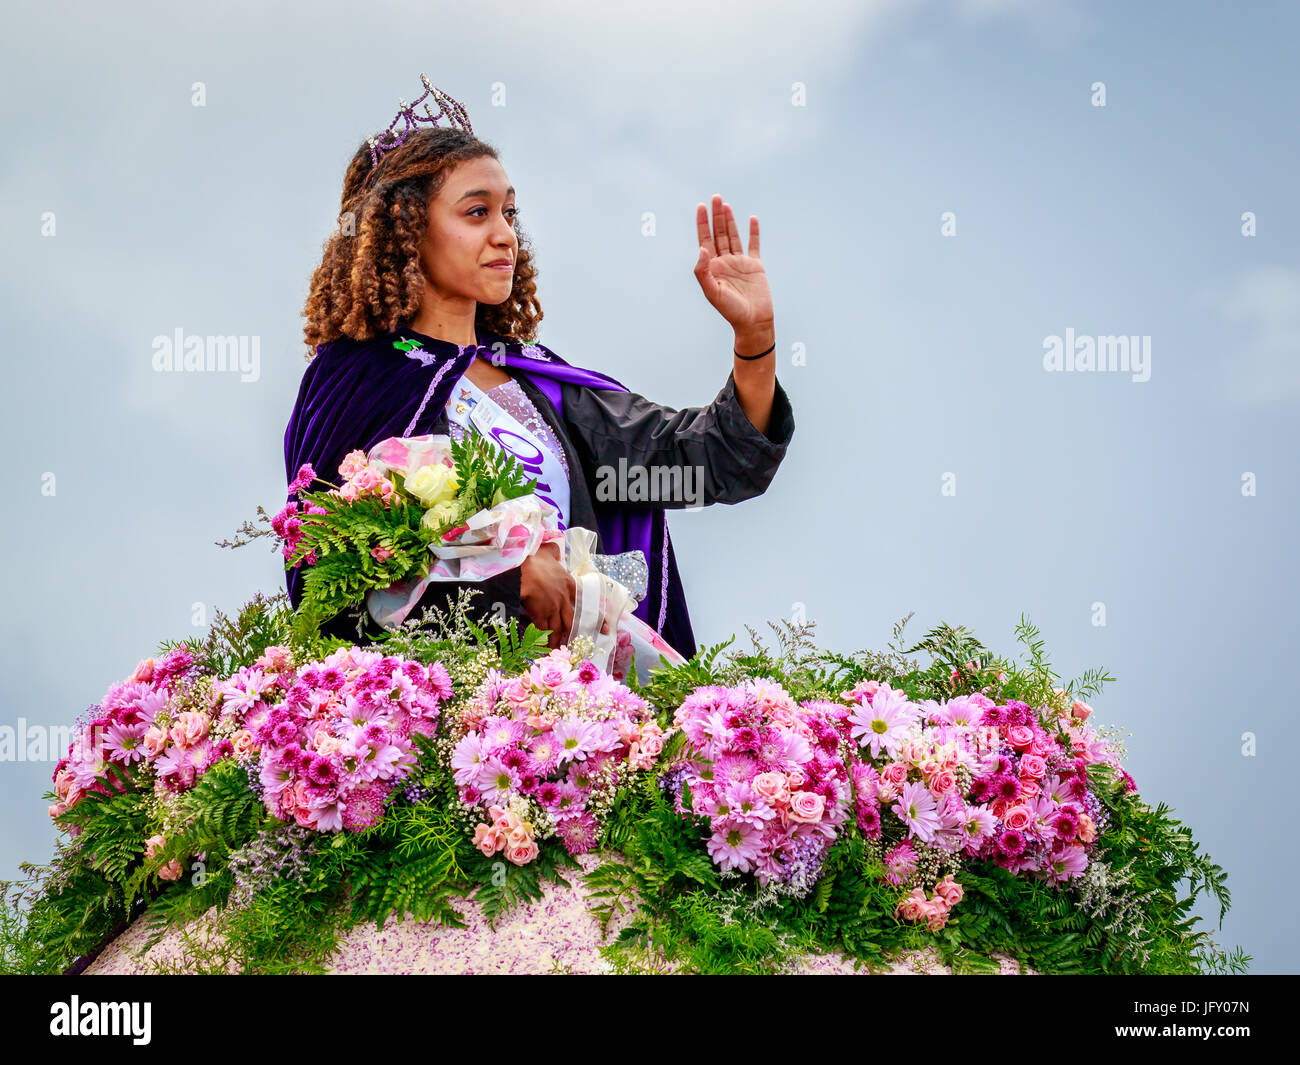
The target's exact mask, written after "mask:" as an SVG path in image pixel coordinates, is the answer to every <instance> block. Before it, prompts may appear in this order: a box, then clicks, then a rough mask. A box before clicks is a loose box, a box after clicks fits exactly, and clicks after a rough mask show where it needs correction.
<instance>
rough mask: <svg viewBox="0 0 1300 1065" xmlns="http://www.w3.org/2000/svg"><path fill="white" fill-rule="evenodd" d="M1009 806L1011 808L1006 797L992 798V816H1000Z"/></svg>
mask: <svg viewBox="0 0 1300 1065" xmlns="http://www.w3.org/2000/svg"><path fill="white" fill-rule="evenodd" d="M1010 808H1011V803H1009V802H1007V800H1006V799H994V800H993V816H994V817H1001V816H1002V815H1003V814H1004V813H1006V812H1007V810H1009V809H1010Z"/></svg>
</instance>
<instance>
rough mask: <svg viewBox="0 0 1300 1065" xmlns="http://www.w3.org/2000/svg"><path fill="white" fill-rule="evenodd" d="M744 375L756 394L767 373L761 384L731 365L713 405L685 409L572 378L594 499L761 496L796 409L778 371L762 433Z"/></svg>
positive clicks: (568, 390) (572, 423)
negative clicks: (749, 406)
mask: <svg viewBox="0 0 1300 1065" xmlns="http://www.w3.org/2000/svg"><path fill="white" fill-rule="evenodd" d="M742 354H746V353H745V352H742ZM771 358H772V357H771V356H768V357H767V358H765V359H762V360H756V361H760V362H768V361H769V360H771ZM769 372H770V371H769ZM742 377H743V378H744V379H745V380H746V384H747V385H748V387H749V388H750V398H751V399H752V398H753V395H752V390H753V389H754V388H755V387H757V388H759V389H761V388H762V387H763V385H762V376H761V374H760V375H759V376H758V383H757V384H755V381H754V379H753V378H751V377H749V376H748V371H742V372H741V373H737V372H736V371H733V372H732V373H731V374H729V375H728V376H727V382H726V384H725V385H723V387H722V390H721V391H720V392H719V393H718V395H717V397H716V398H715V399H714V400H713V402H712V403H710V404H709V405H708V406H707V407H685V408H682V409H681V410H678V409H675V408H673V407H667V406H663V405H661V404H658V403H652V402H651V401H650V400H648V399H646V398H645V397H644V396H641V395H638V394H637V393H635V392H620V391H617V390H615V389H606V388H587V387H585V386H582V385H574V384H568V383H566V384H565V385H564V386H563V391H564V419H565V422H566V425H567V427H568V429H569V433H570V436H571V438H572V439H573V442H574V446H575V447H576V448H577V449H578V451H579V452H580V454H581V458H582V466H583V470H584V472H585V474H586V476H587V479H588V484H589V487H590V489H591V492H592V499H593V500H594V501H595V502H596V503H597V504H599V503H601V502H607V501H611V500H614V499H617V500H618V501H619V502H621V503H625V504H631V505H636V504H637V503H638V502H644V503H646V504H647V505H648V506H658V507H668V508H685V507H688V506H707V505H709V504H711V503H739V502H742V501H743V500H746V499H751V498H753V497H754V496H757V495H762V494H763V492H765V491H766V490H767V486H768V485H769V484H770V483H771V481H772V478H773V477H774V476H775V475H776V470H777V467H778V466H780V464H781V461H782V459H784V458H785V453H786V449H787V448H788V447H789V444H790V440H791V438H792V437H793V436H794V412H793V410H792V408H791V406H790V398H789V396H787V395H786V392H785V389H783V388H782V387H781V384H780V382H779V381H777V379H776V375H775V373H772V374H771V378H770V387H771V390H772V391H771V398H770V400H769V401H768V403H767V406H768V418H767V423H768V424H767V425H766V426H765V431H764V432H760V431H759V428H758V427H757V426H756V425H755V424H754V423H753V421H751V420H750V417H749V415H748V414H747V413H746V412H745V408H744V404H743V402H742V397H741V395H740V380H741V378H742ZM638 485H644V486H646V490H647V493H648V494H647V495H645V496H642V495H641V490H640V489H639V488H638ZM611 491H612V492H615V493H617V494H615V495H611V494H610V492H611Z"/></svg>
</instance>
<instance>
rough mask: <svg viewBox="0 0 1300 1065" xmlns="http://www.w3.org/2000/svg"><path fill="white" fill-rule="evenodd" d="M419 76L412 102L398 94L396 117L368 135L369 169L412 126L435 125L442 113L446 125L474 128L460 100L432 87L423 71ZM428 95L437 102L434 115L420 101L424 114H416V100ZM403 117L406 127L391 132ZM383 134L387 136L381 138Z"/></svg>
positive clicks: (418, 101) (410, 129)
mask: <svg viewBox="0 0 1300 1065" xmlns="http://www.w3.org/2000/svg"><path fill="white" fill-rule="evenodd" d="M420 80H421V81H422V82H423V83H424V89H425V91H424V93H423V94H421V95H420V96H419V97H418V98H417V99H416V101H415V103H413V104H408V103H407V102H406V101H405V100H403V99H402V98H401V97H400V96H399V97H398V98H397V102H398V103H399V104H400V105H401V110H400V111H398V112H397V117H396V118H394V119H393V121H392V122H391V123H389V126H388V129H386V130H384V132H383V133H381V134H380V135H379V136H378V137H370V138H369V141H370V163H371V169H372V170H373V169H374V168H375V167H377V166H378V165H379V160H380V159H381V158H382V157H383V155H384V153H385V152H391V151H392V150H393V149H394V148H397V147H399V146H401V144H402V143H403V142H404V141H405V140H406V138H407V137H409V136H410V135H411V133H412V132H413V131H414V130H416V129H418V128H419V127H420V125H421V124H423V125H426V126H436V125H437V124H438V119H440V118H442V117H444V116H445V117H446V118H447V122H448V125H449V126H450V127H451V128H453V129H461V130H464V131H465V132H466V133H473V132H474V127H473V126H471V125H470V124H469V115H468V114H466V112H465V108H464V106H463V105H462V104H460V103H458V102H457V101H455V100H453V99H452V98H451V97H450V96H448V95H447V94H446V93H445V92H443V91H442V90H441V89H435V88H434V87H433V86H432V85H430V84H429V79H428V78H427V77H425V76H424V75H423V74H421V75H420ZM429 97H433V100H434V102H435V103H436V104H437V105H438V113H437V114H436V115H435V114H434V113H433V112H432V111H431V110H429V105H428V104H424V114H425V116H427V117H421V116H420V115H417V114H416V113H415V109H416V108H417V107H419V106H420V104H422V103H424V101H425V100H426V99H428V98H429ZM403 119H405V120H406V128H405V129H403V130H402V131H401V132H400V133H395V132H394V127H396V125H397V123H398V122H401V121H402V120H403ZM385 137H388V138H390V139H389V140H384V138H385Z"/></svg>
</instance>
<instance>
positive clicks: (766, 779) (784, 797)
mask: <svg viewBox="0 0 1300 1065" xmlns="http://www.w3.org/2000/svg"><path fill="white" fill-rule="evenodd" d="M754 790H755V791H756V792H758V794H759V795H761V796H762V797H763V798H765V799H766V800H767V801H768V802H770V803H771V804H772V805H773V806H776V805H778V804H782V805H783V804H785V803H787V802H789V801H790V785H789V784H788V783H787V782H786V779H785V774H784V773H759V774H758V776H756V777H755V778H754Z"/></svg>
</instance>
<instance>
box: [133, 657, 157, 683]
mask: <svg viewBox="0 0 1300 1065" xmlns="http://www.w3.org/2000/svg"><path fill="white" fill-rule="evenodd" d="M154 665H155V663H154V660H153V659H152V658H142V659H141V660H140V664H139V665H138V666H136V667H135V672H134V673H132V674H131V680H133V681H138V682H140V683H141V684H148V683H149V682H150V681H152V680H153V667H154Z"/></svg>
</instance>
